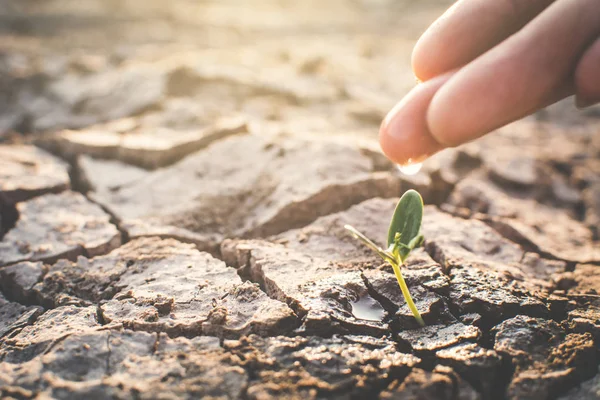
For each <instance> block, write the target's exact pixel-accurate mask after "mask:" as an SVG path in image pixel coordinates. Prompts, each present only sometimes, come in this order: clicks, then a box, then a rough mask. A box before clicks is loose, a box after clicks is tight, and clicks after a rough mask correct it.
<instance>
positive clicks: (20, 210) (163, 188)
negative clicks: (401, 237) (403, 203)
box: [0, 0, 600, 400]
mask: <svg viewBox="0 0 600 400" xmlns="http://www.w3.org/2000/svg"><path fill="white" fill-rule="evenodd" d="M0 6H3V7H4V9H5V13H4V14H3V15H0V85H1V87H2V90H1V91H0V397H1V398H3V399H4V398H6V399H90V398H92V399H130V398H139V399H155V398H160V399H179V398H188V399H197V398H211V399H212V398H214V399H261V400H262V399H272V398H273V399H274V398H289V399H307V398H308V399H319V398H335V399H363V398H381V399H424V400H428V399H432V400H433V399H436V400H437V399H441V400H445V399H447V400H463V399H465V400H466V399H469V400H470V399H492V400H500V399H563V400H575V399H577V400H580V399H584V400H586V399H598V398H600V372H599V366H600V352H599V349H600V348H599V345H600V230H599V226H600V161H599V160H600V118H599V116H600V111H599V109H598V108H592V109H590V110H588V111H586V112H577V111H575V110H573V108H572V107H571V106H570V104H569V103H567V102H563V103H559V104H557V105H554V106H552V107H550V108H548V109H547V110H544V111H543V112H540V113H538V114H536V115H534V116H532V117H529V118H527V119H524V120H522V121H518V122H516V123H513V124H511V125H509V126H507V127H504V128H502V129H500V130H499V131H498V132H495V133H494V134H493V135H489V136H487V137H485V138H483V139H481V140H478V141H476V142H473V143H469V144H467V145H465V146H461V147H459V148H455V149H450V150H446V151H444V152H442V153H440V154H438V155H436V156H434V157H433V158H432V159H430V160H428V161H427V162H426V163H425V165H424V167H423V169H422V170H421V171H420V172H419V173H418V174H416V175H414V176H403V175H401V174H400V173H399V172H398V171H397V169H396V168H395V166H394V165H392V164H391V163H389V162H388V161H387V160H386V159H385V157H384V156H383V155H382V154H381V153H380V152H379V150H378V145H377V139H376V132H377V128H378V125H379V123H380V121H381V119H382V118H383V117H384V116H385V113H386V111H387V110H388V109H389V108H390V107H392V106H393V105H394V102H395V101H396V100H398V99H399V98H400V97H401V96H402V95H403V94H404V93H406V92H407V91H408V90H409V89H410V88H411V87H412V86H413V85H414V79H413V77H412V74H411V72H410V67H409V66H410V50H411V48H412V46H413V44H414V42H415V41H416V39H417V38H418V36H419V34H420V33H421V32H422V31H423V30H424V29H425V27H426V26H427V25H428V24H429V23H430V22H431V21H433V20H434V19H435V18H436V17H437V16H438V15H439V14H440V13H441V12H442V11H443V10H444V9H445V8H446V7H447V6H448V2H447V1H442V0H428V1H420V2H411V1H352V2H350V1H331V2H326V3H323V2H314V1H306V2H300V3H293V2H281V1H270V0H261V1H257V2H253V4H252V6H250V5H247V4H245V3H243V2H236V1H226V2H221V1H214V2H213V1H204V2H193V1H189V0H173V1H170V2H168V3H167V2H158V1H150V2H143V1H141V0H130V1H127V2H113V1H99V0H98V1H95V0H86V1H78V2H74V1H68V0H48V1H47V2H36V1H24V2H12V1H4V2H0ZM410 188H414V189H417V190H419V191H420V192H421V193H422V195H423V197H424V200H425V203H426V204H427V205H426V208H425V215H424V221H423V234H424V235H425V243H424V246H423V248H421V249H418V250H417V251H415V252H414V253H413V254H412V255H411V257H410V258H409V260H408V262H407V265H406V266H405V267H404V275H405V279H406V281H407V284H408V286H409V288H410V291H411V293H412V294H413V298H414V300H415V303H416V306H417V308H418V309H419V312H420V313H421V315H422V316H423V318H424V320H425V322H426V324H427V326H425V327H423V328H421V327H419V326H418V325H417V324H416V322H415V321H414V319H413V317H412V314H411V312H410V310H409V309H408V307H407V306H406V304H405V303H404V300H403V297H402V295H401V292H400V290H399V288H398V285H397V283H396V280H395V277H394V274H393V271H392V269H391V267H389V266H387V265H384V264H382V262H381V260H380V259H378V258H377V256H374V255H373V254H372V253H371V252H370V250H369V249H367V248H365V247H364V246H362V245H361V244H360V243H359V242H357V241H356V240H354V239H353V238H352V237H350V236H349V235H348V234H347V232H346V231H345V230H344V228H343V226H344V225H345V224H351V225H353V226H355V227H356V228H357V229H359V230H360V231H361V232H364V233H365V234H366V235H367V236H368V237H371V238H373V239H374V240H375V241H376V242H378V243H380V244H381V243H383V242H384V241H385V235H386V233H387V224H388V221H389V219H390V217H391V215H392V212H393V209H394V207H395V204H396V202H397V201H398V197H399V196H400V195H401V194H402V193H403V192H404V191H405V190H407V189H410Z"/></svg>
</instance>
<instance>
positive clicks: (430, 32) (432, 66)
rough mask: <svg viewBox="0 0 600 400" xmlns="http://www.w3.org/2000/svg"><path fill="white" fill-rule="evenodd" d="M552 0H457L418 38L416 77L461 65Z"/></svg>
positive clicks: (494, 43)
mask: <svg viewBox="0 0 600 400" xmlns="http://www.w3.org/2000/svg"><path fill="white" fill-rule="evenodd" d="M553 1H554V0H529V1H518V0H460V1H458V2H457V3H455V4H454V5H453V6H452V7H450V9H448V11H446V13H444V15H442V16H441V17H440V18H439V19H438V20H437V21H436V22H435V23H434V24H433V25H431V27H429V29H427V31H426V32H425V33H424V34H423V36H421V38H420V39H419V41H418V42H417V44H416V46H415V49H414V50H413V54H412V65H413V70H414V73H415V75H416V76H417V78H419V79H420V80H421V81H426V80H428V79H431V78H432V77H434V76H438V75H440V74H442V73H444V72H447V71H450V70H453V69H455V68H458V67H461V66H463V65H465V64H467V63H469V62H470V61H472V60H474V59H475V58H477V57H478V56H480V55H481V54H483V53H485V52H486V51H487V50H489V49H491V48H492V47H494V46H495V45H497V44H498V43H500V42H502V41H503V40H504V39H506V38H507V37H509V36H510V35H512V34H513V33H515V32H517V31H518V30H520V29H521V28H522V27H523V26H524V25H525V24H527V23H528V22H529V21H530V20H532V19H533V18H534V17H535V16H536V15H538V14H539V13H541V12H542V11H543V10H544V9H545V8H546V7H548V5H550V4H551V3H552V2H553Z"/></svg>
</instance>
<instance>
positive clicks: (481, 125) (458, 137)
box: [379, 0, 600, 164]
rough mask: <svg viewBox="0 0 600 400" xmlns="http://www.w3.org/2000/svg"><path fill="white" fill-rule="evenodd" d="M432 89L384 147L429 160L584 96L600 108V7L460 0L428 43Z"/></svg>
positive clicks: (412, 97)
mask: <svg viewBox="0 0 600 400" xmlns="http://www.w3.org/2000/svg"><path fill="white" fill-rule="evenodd" d="M412 64H413V70H414V73H415V75H416V76H417V78H418V79H419V80H420V81H421V82H422V83H420V84H419V85H417V87H415V88H414V89H413V90H412V91H411V92H410V93H409V94H408V95H406V96H405V97H404V99H402V101H400V103H398V104H397V105H396V106H395V107H394V108H393V109H392V111H390V112H389V114H388V115H387V117H386V118H385V120H384V121H383V123H382V125H381V128H380V132H379V140H380V143H381V147H382V149H383V151H384V153H385V154H386V155H387V156H388V157H389V158H390V159H391V160H392V161H394V162H396V163H398V164H407V163H415V162H420V161H422V160H424V159H425V158H427V157H428V156H430V155H432V154H434V153H435V152H437V151H440V150H442V149H443V148H446V147H453V146H457V145H459V144H462V143H465V142H468V141H470V140H473V139H476V138H478V137H480V136H482V135H485V134H486V133H488V132H490V131H492V130H494V129H496V128H499V127H501V126H503V125H506V124H508V123H509V122H512V121H515V120H517V119H519V118H522V117H524V116H526V115H528V114H531V113H533V112H535V111H536V110H539V109H541V108H543V107H545V106H547V105H550V104H552V103H554V102H556V101H558V100H560V99H562V98H565V97H567V96H570V95H572V94H575V95H576V103H577V106H578V107H586V106H589V105H592V104H594V103H596V102H599V101H600V0H556V1H553V0H459V1H458V2H457V3H456V4H454V5H453V6H452V7H451V8H450V9H449V10H448V11H447V12H446V13H445V14H444V15H443V16H442V17H441V18H439V19H438V20H437V21H436V22H435V23H434V24H433V25H431V27H429V29H428V30H427V31H426V32H425V34H423V36H422V37H421V38H420V39H419V41H418V43H417V45H416V46H415V49H414V51H413V57H412Z"/></svg>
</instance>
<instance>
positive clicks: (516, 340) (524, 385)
mask: <svg viewBox="0 0 600 400" xmlns="http://www.w3.org/2000/svg"><path fill="white" fill-rule="evenodd" d="M494 332H495V344H494V350H496V351H497V352H498V353H500V354H505V355H508V356H510V357H511V358H512V363H513V365H514V367H515V373H514V375H513V378H512V381H511V382H510V384H509V386H508V391H507V397H508V398H510V399H520V398H531V399H546V398H549V397H554V396H556V395H558V394H561V393H562V392H564V391H565V389H567V388H569V387H572V386H575V385H577V384H578V383H580V382H582V381H584V380H586V379H589V378H591V377H592V376H593V375H594V373H595V369H596V366H597V360H596V358H597V356H596V347H595V345H594V341H593V339H592V335H590V334H589V333H585V334H579V333H568V334H567V333H566V332H564V330H563V329H562V328H561V327H560V326H559V325H558V324H557V323H556V322H554V321H551V320H550V321H548V320H544V319H538V318H531V317H526V316H522V315H519V316H516V317H514V318H512V319H509V320H506V321H504V322H502V323H501V324H500V325H498V326H496V327H495V328H494Z"/></svg>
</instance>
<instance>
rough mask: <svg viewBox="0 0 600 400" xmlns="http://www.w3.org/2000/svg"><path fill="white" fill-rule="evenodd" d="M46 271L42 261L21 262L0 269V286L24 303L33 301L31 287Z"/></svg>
mask: <svg viewBox="0 0 600 400" xmlns="http://www.w3.org/2000/svg"><path fill="white" fill-rule="evenodd" d="M46 271H47V267H46V266H45V265H44V264H43V263H42V262H28V261H25V262H21V263H17V264H13V265H11V266H8V267H5V268H2V269H0V278H2V279H1V281H0V288H1V289H2V291H3V292H4V293H6V294H7V295H9V296H10V297H11V298H13V299H16V300H18V301H19V302H21V303H24V304H31V303H34V295H33V290H32V289H33V287H34V286H35V284H36V283H38V282H39V281H40V280H41V279H42V278H43V276H44V274H45V273H46Z"/></svg>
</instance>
